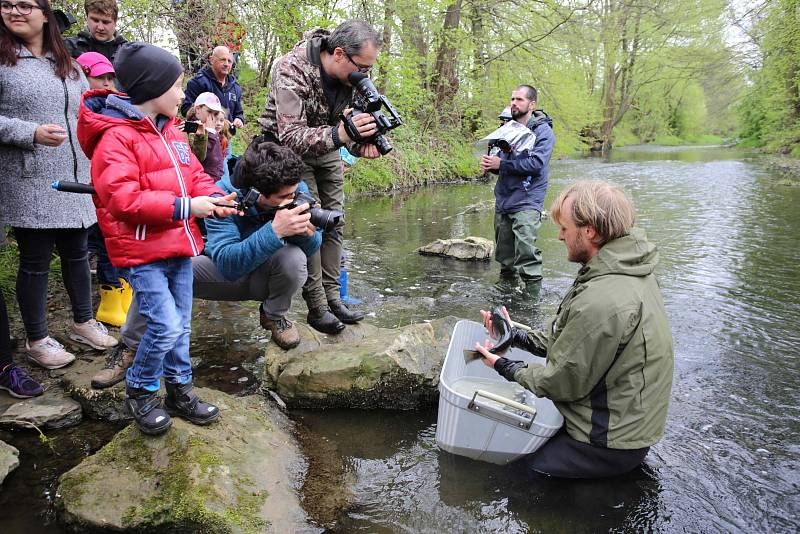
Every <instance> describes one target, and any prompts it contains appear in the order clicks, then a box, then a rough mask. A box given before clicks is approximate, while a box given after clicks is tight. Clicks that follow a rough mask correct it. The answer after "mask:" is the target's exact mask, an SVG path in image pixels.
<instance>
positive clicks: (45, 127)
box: [33, 124, 67, 146]
mask: <svg viewBox="0 0 800 534" xmlns="http://www.w3.org/2000/svg"><path fill="white" fill-rule="evenodd" d="M66 138H67V131H66V130H65V129H64V128H62V127H61V126H59V125H58V124H42V125H40V126H39V127H38V128H36V132H34V134H33V142H34V143H36V144H37V145H44V146H59V145H61V143H63V142H64V140H65V139H66Z"/></svg>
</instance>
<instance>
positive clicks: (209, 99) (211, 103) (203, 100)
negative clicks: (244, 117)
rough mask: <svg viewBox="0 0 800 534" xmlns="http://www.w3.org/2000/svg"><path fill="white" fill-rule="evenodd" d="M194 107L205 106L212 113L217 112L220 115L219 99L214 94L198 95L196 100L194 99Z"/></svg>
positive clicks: (220, 105) (221, 110)
mask: <svg viewBox="0 0 800 534" xmlns="http://www.w3.org/2000/svg"><path fill="white" fill-rule="evenodd" d="M194 105H195V106H205V107H207V108H208V109H210V110H212V111H219V112H220V113H222V112H223V111H225V110H223V109H222V104H221V103H220V101H219V97H218V96H217V95H215V94H214V93H208V92H206V93H200V94H199V95H197V98H195V99H194Z"/></svg>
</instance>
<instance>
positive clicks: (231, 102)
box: [181, 67, 244, 122]
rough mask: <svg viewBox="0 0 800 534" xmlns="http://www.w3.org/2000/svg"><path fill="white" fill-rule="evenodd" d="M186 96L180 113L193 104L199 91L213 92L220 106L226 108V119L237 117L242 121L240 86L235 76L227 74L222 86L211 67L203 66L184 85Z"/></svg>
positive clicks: (231, 119)
mask: <svg viewBox="0 0 800 534" xmlns="http://www.w3.org/2000/svg"><path fill="white" fill-rule="evenodd" d="M185 93H186V98H185V99H184V101H183V104H181V113H183V115H184V116H185V115H186V112H187V111H189V108H190V107H192V106H193V105H194V101H195V99H197V96H198V95H199V94H200V93H214V94H215V95H217V97H219V101H220V103H222V107H224V108H225V109H227V110H228V117H227V118H228V120H229V121H231V122H233V120H234V119H239V120H241V121H242V122H244V110H242V88H241V87H240V86H239V82H237V81H236V76H234V75H233V74H228V77H227V79H226V80H225V85H224V86H222V85H220V83H219V82H218V81H217V79H216V77H215V76H214V71H212V70H211V67H203V68H202V69H200V72H198V73H197V74H196V75H195V76H194V77H193V78H192V79H191V80H189V83H188V85H187V86H186V91H185Z"/></svg>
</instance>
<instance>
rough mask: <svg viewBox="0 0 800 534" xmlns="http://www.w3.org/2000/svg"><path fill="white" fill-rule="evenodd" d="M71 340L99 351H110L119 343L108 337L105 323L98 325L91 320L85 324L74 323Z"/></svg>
mask: <svg viewBox="0 0 800 534" xmlns="http://www.w3.org/2000/svg"><path fill="white" fill-rule="evenodd" d="M69 338H70V339H72V340H74V341H77V342H78V343H83V344H84V345H89V346H90V347H92V348H93V349H97V350H106V349H110V348H111V347H116V346H117V343H119V340H117V338H115V337H112V336H109V335H108V330H107V329H106V327H105V325H104V324H103V323H98V322H97V321H95V320H94V319H89V320H88V321H86V322H85V323H72V332H70V334H69Z"/></svg>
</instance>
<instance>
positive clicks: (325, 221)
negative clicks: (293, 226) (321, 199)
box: [311, 208, 344, 232]
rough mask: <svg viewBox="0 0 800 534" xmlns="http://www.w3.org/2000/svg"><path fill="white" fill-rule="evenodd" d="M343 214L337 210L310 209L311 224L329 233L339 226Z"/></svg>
mask: <svg viewBox="0 0 800 534" xmlns="http://www.w3.org/2000/svg"><path fill="white" fill-rule="evenodd" d="M343 215H344V214H343V213H342V212H341V211H338V210H326V209H322V208H311V224H313V225H314V226H316V227H318V228H322V229H323V230H324V231H326V232H330V231H331V230H333V229H334V228H336V226H337V225H338V224H339V221H340V220H341V219H342V216H343Z"/></svg>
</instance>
